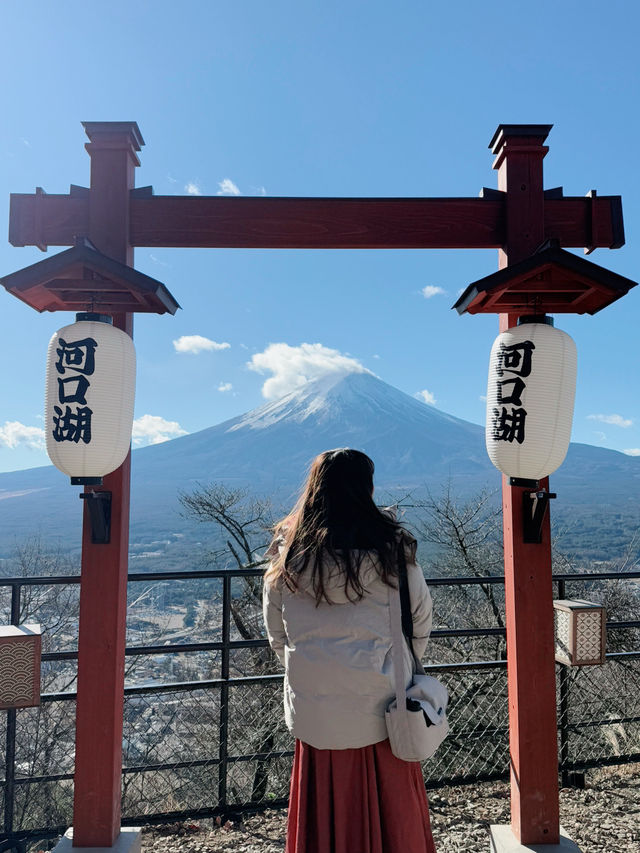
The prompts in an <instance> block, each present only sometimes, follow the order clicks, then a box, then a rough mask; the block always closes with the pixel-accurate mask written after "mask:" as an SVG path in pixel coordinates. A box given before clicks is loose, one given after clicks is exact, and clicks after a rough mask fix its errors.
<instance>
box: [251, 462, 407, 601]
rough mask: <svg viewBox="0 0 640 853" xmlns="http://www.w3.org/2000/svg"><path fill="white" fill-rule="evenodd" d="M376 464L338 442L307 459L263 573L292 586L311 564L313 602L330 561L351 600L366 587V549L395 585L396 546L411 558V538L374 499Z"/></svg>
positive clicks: (321, 589) (321, 594)
mask: <svg viewBox="0 0 640 853" xmlns="http://www.w3.org/2000/svg"><path fill="white" fill-rule="evenodd" d="M373 471H374V465H373V462H372V461H371V459H369V457H368V456H367V455H366V454H364V453H362V452H361V451H359V450H352V449H350V448H348V447H340V448H338V449H337V450H327V451H325V452H324V453H321V454H320V455H319V456H316V458H315V459H314V460H313V462H312V463H311V467H310V469H309V474H308V476H307V479H306V481H305V484H304V486H303V489H302V493H301V495H300V498H299V500H298V502H297V504H296V506H295V507H294V509H293V511H292V512H291V513H290V514H289V515H288V516H287V517H286V518H284V519H282V521H280V522H279V523H278V524H277V525H276V526H275V529H274V538H273V542H272V545H271V548H270V549H269V552H268V553H271V554H272V555H273V558H272V562H271V565H270V566H269V568H268V569H267V572H266V578H267V580H268V581H269V582H270V583H273V582H275V581H276V580H278V579H280V578H282V580H283V582H284V583H285V584H286V585H287V587H288V588H289V589H290V590H292V591H293V590H296V589H297V588H298V585H299V577H300V574H301V573H302V572H304V571H305V569H307V567H309V566H310V570H311V583H312V587H313V591H314V594H315V598H316V604H319V603H320V602H321V601H322V599H324V600H325V601H327V602H328V603H329V604H331V603H332V602H331V600H330V598H329V596H328V595H327V593H326V590H325V583H326V580H327V574H328V572H329V571H330V570H331V566H333V568H334V570H335V567H336V566H340V571H341V572H344V591H345V595H346V596H347V598H348V599H350V600H351V601H358V600H360V599H361V598H362V596H363V595H364V593H365V592H366V590H365V588H364V586H363V583H362V580H361V577H360V566H361V563H362V559H363V557H364V556H365V554H367V553H371V552H374V553H375V555H376V556H377V558H378V559H377V568H378V572H379V575H380V578H381V579H382V580H383V581H384V583H387V584H389V585H390V586H393V585H394V584H393V582H392V580H391V578H393V577H395V576H397V573H398V569H397V553H398V547H402V546H404V547H405V548H407V549H408V551H409V556H410V557H415V540H414V539H413V538H412V537H411V536H409V535H408V534H406V533H405V532H404V531H403V528H402V526H401V525H400V524H399V523H398V522H397V521H396V520H395V519H394V518H393V517H392V516H391V515H390V514H389V513H385V512H382V511H381V510H380V509H379V508H378V507H377V506H376V504H375V503H374V501H373Z"/></svg>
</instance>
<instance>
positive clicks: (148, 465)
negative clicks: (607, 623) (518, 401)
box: [0, 373, 640, 556]
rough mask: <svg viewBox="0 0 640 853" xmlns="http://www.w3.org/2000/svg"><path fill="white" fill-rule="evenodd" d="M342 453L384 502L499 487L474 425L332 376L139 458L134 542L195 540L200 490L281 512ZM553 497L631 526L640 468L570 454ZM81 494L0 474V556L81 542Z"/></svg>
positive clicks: (50, 476) (634, 462) (364, 377)
mask: <svg viewBox="0 0 640 853" xmlns="http://www.w3.org/2000/svg"><path fill="white" fill-rule="evenodd" d="M344 446H351V447H356V448H358V449H360V450H364V451H365V452H366V453H368V454H369V455H370V456H371V457H372V459H373V460H374V462H375V464H376V476H375V481H376V485H377V487H378V489H381V490H382V492H385V491H392V492H395V493H398V494H405V493H407V492H408V491H414V492H415V491H416V490H420V489H422V487H424V486H425V485H426V486H428V487H429V488H430V489H432V490H433V491H434V492H435V493H436V494H437V492H438V490H439V488H440V485H441V484H444V483H447V482H451V484H452V488H453V490H454V491H455V492H456V493H457V494H460V495H461V496H464V495H469V494H473V493H474V492H476V491H478V490H479V489H480V488H482V487H488V488H490V489H498V487H499V484H500V476H499V474H498V472H497V471H496V470H495V468H494V467H493V466H492V465H491V463H490V462H489V459H488V457H487V454H486V451H485V447H484V430H483V428H482V427H480V426H477V425H476V424H471V423H468V422H466V421H463V420H460V419H459V418H455V417H452V416H451V415H447V414H445V413H443V412H441V411H439V410H438V409H436V408H435V407H433V406H428V405H425V404H424V403H421V402H419V401H418V400H416V399H414V398H413V397H410V396H408V395H407V394H404V393H403V392H401V391H398V390H397V389H396V388H393V387H391V386H390V385H388V384H386V383H385V382H382V381H381V380H380V379H377V378H376V377H375V376H373V375H372V374H369V373H350V374H346V375H345V374H331V375H328V376H325V377H322V378H321V379H317V380H315V381H313V382H309V383H307V384H306V385H304V386H302V387H300V388H298V389H296V390H294V391H292V392H291V393H290V394H287V395H286V396H285V397H283V398H281V399H280V400H277V401H275V402H268V403H265V404H264V405H263V406H260V407H258V408H256V409H253V410H252V411H250V412H248V413H247V414H245V415H241V416H239V417H237V418H233V419H232V420H229V421H225V422H224V423H221V424H218V425H217V426H213V427H210V428H208V429H204V430H201V431H200V432H197V433H193V434H191V435H186V436H183V437H181V438H177V439H174V440H173V441H169V442H165V443H163V444H158V445H153V446H150V447H145V448H141V449H139V450H135V451H134V453H133V460H132V508H131V521H132V528H131V530H132V541H133V542H136V541H138V542H142V541H148V540H149V539H150V538H154V537H160V538H166V537H170V536H171V534H172V533H180V532H181V531H182V532H184V531H185V530H186V531H189V529H190V530H191V531H193V527H191V528H189V526H188V525H186V522H185V520H184V519H182V518H181V516H180V505H179V503H178V500H177V494H178V492H179V491H180V490H181V491H190V490H191V489H193V488H194V486H195V485H196V484H197V483H208V482H213V481H222V482H224V483H226V484H227V485H231V486H233V485H240V486H248V487H249V488H251V489H252V490H254V491H255V492H258V493H260V494H269V495H273V496H274V497H275V499H276V502H277V503H279V504H281V505H282V506H283V507H284V506H288V505H289V504H290V503H291V500H292V497H293V495H294V494H295V492H296V490H297V488H298V487H299V485H300V483H301V482H302V479H303V477H304V473H305V470H306V468H307V466H308V464H309V462H310V460H311V459H312V458H313V457H314V456H315V455H316V454H317V453H320V452H321V451H323V450H327V449H330V448H332V447H344ZM553 488H554V491H558V493H559V498H560V499H561V500H558V501H557V502H556V503H557V504H558V509H560V508H561V507H562V512H563V514H565V515H566V514H567V513H572V514H573V515H574V516H576V517H577V516H582V517H592V518H595V517H596V516H597V515H598V514H601V512H602V508H603V507H608V508H609V509H610V510H611V511H612V512H615V513H621V514H622V515H621V517H624V519H626V521H625V524H627V525H629V524H633V519H634V517H635V516H634V513H635V515H637V514H638V507H639V506H640V459H634V458H630V457H628V456H625V455H624V454H621V453H616V452H615V451H611V450H604V449H602V448H597V447H591V446H589V445H572V446H571V448H570V450H569V453H568V456H567V459H566V461H565V463H564V465H563V466H562V468H561V469H560V471H559V472H558V474H557V475H554V476H553ZM78 493H79V489H77V488H72V487H70V486H69V485H68V480H67V478H66V477H64V476H63V475H62V474H61V473H60V472H58V471H57V470H56V469H54V468H53V467H52V466H48V467H44V468H34V469H29V470H26V471H17V472H11V473H7V474H0V556H4V555H6V554H7V553H8V552H9V551H10V550H11V547H12V546H13V544H14V543H15V542H20V541H23V540H24V539H26V538H27V537H28V536H30V535H33V534H34V533H38V532H39V533H40V535H41V536H42V537H43V538H46V540H47V542H50V541H53V540H55V539H56V537H59V538H60V541H61V543H63V544H67V543H69V542H74V543H77V544H79V538H80V520H81V504H80V501H79V499H78ZM555 509H556V507H555V506H554V511H555ZM639 524H640V522H639Z"/></svg>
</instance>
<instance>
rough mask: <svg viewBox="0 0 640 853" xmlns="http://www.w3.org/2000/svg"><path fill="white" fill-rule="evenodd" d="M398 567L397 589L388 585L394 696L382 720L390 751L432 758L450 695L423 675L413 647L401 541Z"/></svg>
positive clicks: (442, 733)
mask: <svg viewBox="0 0 640 853" xmlns="http://www.w3.org/2000/svg"><path fill="white" fill-rule="evenodd" d="M398 569H399V572H398V575H399V576H398V589H393V587H389V609H390V615H391V642H392V643H393V646H392V652H391V654H392V659H393V676H394V684H395V689H396V696H395V699H393V700H392V701H391V703H390V704H389V706H388V707H387V710H386V712H385V720H386V724H387V732H388V735H389V742H390V744H391V751H392V752H393V754H394V755H395V756H396V757H397V758H401V759H402V760H403V761H424V760H425V759H426V758H431V756H432V755H433V754H434V753H435V751H436V750H437V749H438V747H439V746H440V744H441V743H442V741H443V740H444V739H445V738H446V736H447V734H448V733H449V724H448V722H447V703H448V701H449V694H448V692H447V688H446V687H445V686H444V684H441V682H440V681H438V679H437V678H433V676H431V675H427V674H426V672H425V671H424V667H423V666H422V663H421V661H419V660H418V658H417V657H416V655H415V652H414V650H413V642H412V638H413V619H412V616H411V604H410V600H409V586H408V582H407V566H406V562H405V558H404V548H403V546H402V544H401V545H400V548H399V567H398ZM403 629H404V631H403ZM403 635H404V636H403ZM405 636H406V639H407V643H408V645H409V650H410V652H411V657H412V658H413V676H412V680H411V685H410V686H409V687H407V686H406V681H405V675H404V666H403V658H404V654H403V646H404V637H405Z"/></svg>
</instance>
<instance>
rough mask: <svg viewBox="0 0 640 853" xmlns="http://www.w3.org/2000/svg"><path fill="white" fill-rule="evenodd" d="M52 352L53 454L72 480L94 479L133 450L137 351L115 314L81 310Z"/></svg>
mask: <svg viewBox="0 0 640 853" xmlns="http://www.w3.org/2000/svg"><path fill="white" fill-rule="evenodd" d="M76 317H77V321H78V322H76V323H73V324H71V325H69V326H65V327H64V328H63V329H60V330H59V331H58V332H56V333H55V334H54V336H53V337H52V338H51V342H50V343H49V352H48V354H47V380H46V402H45V432H46V437H47V453H48V454H49V458H50V459H51V461H52V462H53V464H54V465H55V466H56V468H59V469H60V470H61V471H62V472H63V473H65V474H68V475H69V476H70V477H71V478H72V482H78V481H79V482H87V481H88V482H94V481H98V482H99V478H101V477H102V476H104V475H105V474H109V473H111V471H115V470H116V468H118V467H119V466H120V465H121V464H122V462H123V461H124V459H125V458H126V455H127V453H128V450H129V445H130V443H131V428H132V424H133V404H134V398H135V381H136V379H135V377H136V354H135V349H134V346H133V341H132V340H131V338H130V337H129V335H127V334H125V332H122V331H121V330H120V329H116V328H114V327H113V326H112V325H111V317H107V316H105V315H100V314H77V315H76Z"/></svg>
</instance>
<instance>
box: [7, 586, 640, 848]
mask: <svg viewBox="0 0 640 853" xmlns="http://www.w3.org/2000/svg"><path fill="white" fill-rule="evenodd" d="M259 574H260V571H259V569H252V570H242V571H240V570H239V571H236V572H233V571H232V572H223V571H202V572H173V573H169V572H164V573H160V572H158V573H154V574H148V575H147V574H145V575H134V576H131V578H130V580H131V583H130V590H129V623H128V644H129V645H128V648H127V659H126V660H127V664H126V689H125V703H124V720H123V762H124V770H123V777H122V802H123V822H124V823H125V824H126V823H128V824H132V823H144V822H159V821H167V820H177V819H184V818H187V817H198V816H201V817H204V816H216V815H224V814H225V813H226V814H229V813H232V812H234V811H246V810H258V809H261V808H265V807H268V806H272V805H281V804H284V803H285V802H286V798H287V793H288V783H289V773H290V766H291V756H292V752H293V741H292V739H291V736H290V735H289V733H288V731H287V730H286V728H285V725H284V721H283V714H282V673H281V670H280V668H279V665H278V663H277V660H276V659H275V656H274V655H273V654H272V653H271V651H270V649H269V648H268V645H267V643H266V640H265V638H264V633H263V628H262V620H261V609H260V584H259ZM638 578H640V572H638V573H635V575H634V574H633V573H626V574H625V575H624V576H619V575H614V574H613V573H609V574H608V575H606V576H604V574H602V575H590V576H588V577H585V576H578V575H575V576H570V577H569V576H564V577H563V578H561V579H560V580H559V581H558V583H559V584H563V583H564V584H566V585H569V586H570V587H571V588H570V590H569V592H570V594H571V595H572V596H577V595H581V596H583V597H587V596H588V597H590V598H591V599H592V600H599V599H600V600H608V601H611V600H612V596H614V594H615V596H617V598H618V600H619V606H618V609H617V611H616V612H617V613H619V614H621V615H622V616H623V617H624V618H623V619H621V620H620V619H619V620H618V621H617V623H613V624H612V623H610V624H609V648H610V650H612V651H611V652H610V654H609V656H608V658H607V663H606V664H605V665H604V666H592V667H584V668H567V667H564V666H558V668H557V676H558V677H557V685H558V737H559V755H560V759H561V769H562V770H563V771H568V770H580V769H584V768H588V767H592V766H597V765H599V764H613V763H624V762H626V761H629V760H638V759H639V758H640V621H638V618H639V615H640V614H639V612H638V611H639V610H640V597H639V596H638V586H637V583H636V582H637V579H638ZM78 582H79V578H75V577H68V578H46V577H45V578H37V579H29V578H19V579H0V613H2V612H3V610H4V615H5V616H6V617H8V618H9V619H11V620H12V621H14V622H15V621H16V620H19V621H25V620H26V619H34V615H35V617H36V618H39V619H40V620H41V621H42V622H43V624H45V625H50V624H52V625H53V626H54V629H51V630H48V631H47V633H46V634H45V639H44V654H43V670H42V671H43V690H44V694H43V696H42V704H41V706H40V707H39V708H31V709H23V710H20V711H18V712H15V711H13V712H11V711H9V712H6V713H2V714H0V738H1V739H2V740H1V741H0V742H1V743H3V744H4V745H5V749H4V750H0V770H1V772H2V779H0V786H1V789H2V798H1V801H0V819H1V820H2V822H3V825H4V829H5V832H4V837H5V839H7V843H13V844H14V846H15V844H17V843H23V844H24V843H26V841H27V840H29V839H31V840H35V839H47V838H52V837H55V836H56V834H57V833H59V832H61V831H63V830H64V829H65V828H66V827H67V826H69V825H70V824H71V822H72V805H73V760H74V737H75V719H74V718H75V692H74V690H75V677H76V659H75V658H76V655H75V652H74V650H73V649H74V643H73V640H74V639H75V638H77V609H76V608H77V601H78V596H77V591H78V589H77V584H78ZM430 583H431V585H432V591H433V596H434V600H435V602H436V613H437V614H438V615H437V619H436V623H435V628H434V632H433V636H432V641H431V643H430V646H429V648H428V651H427V655H428V657H427V659H426V660H425V663H426V665H427V668H429V666H431V667H432V668H433V670H434V672H437V675H438V677H439V678H441V680H442V681H444V683H445V684H446V685H447V687H448V689H449V692H450V706H449V719H450V725H451V733H450V735H449V737H448V738H447V740H446V741H445V742H444V744H443V746H442V747H441V749H440V750H439V752H438V753H437V755H436V757H435V758H434V759H432V760H431V761H428V762H425V765H424V774H425V781H426V783H427V786H428V787H431V788H433V787H438V786H442V785H445V784H464V783H471V782H475V781H479V780H483V779H497V778H503V777H505V776H506V775H508V768H509V744H508V704H507V671H506V662H505V659H504V658H505V636H504V635H505V632H504V588H503V581H502V578H499V577H495V578H437V579H433V580H432V581H431V582H430ZM34 587H37V589H35V590H34ZM16 590H17V594H16ZM612 590H613V592H612ZM47 591H49V593H50V597H48V595H47ZM52 591H53V592H52ZM566 592H567V590H566V589H564V587H563V590H562V595H563V596H564V595H565V594H566ZM56 599H57V601H58V604H60V602H63V603H64V607H65V614H64V618H63V617H62V616H61V615H59V616H58V618H57V620H54V619H53V612H52V609H51V608H52V607H53V606H54V605H52V604H51V603H50V600H56ZM620 602H621V603H620ZM634 620H635V621H634ZM34 621H35V620H34ZM74 634H75V637H74ZM1 849H2V844H1V843H0V850H1Z"/></svg>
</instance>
